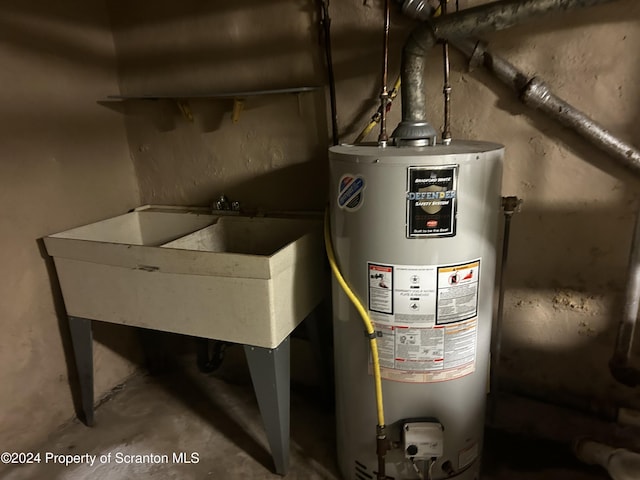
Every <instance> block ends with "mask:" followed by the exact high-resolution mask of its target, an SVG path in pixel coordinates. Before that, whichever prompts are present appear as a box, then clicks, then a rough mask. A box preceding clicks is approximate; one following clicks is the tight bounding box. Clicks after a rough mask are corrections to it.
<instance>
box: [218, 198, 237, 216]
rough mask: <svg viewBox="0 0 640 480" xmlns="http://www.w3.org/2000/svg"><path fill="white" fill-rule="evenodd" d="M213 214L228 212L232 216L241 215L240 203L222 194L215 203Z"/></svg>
mask: <svg viewBox="0 0 640 480" xmlns="http://www.w3.org/2000/svg"><path fill="white" fill-rule="evenodd" d="M212 210H213V213H220V212H228V213H230V214H238V213H240V202H232V201H230V200H229V199H228V198H227V196H226V195H224V194H222V195H220V196H219V197H218V199H217V200H216V201H215V202H213V208H212Z"/></svg>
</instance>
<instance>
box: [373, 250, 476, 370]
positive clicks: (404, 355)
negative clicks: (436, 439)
mask: <svg viewBox="0 0 640 480" xmlns="http://www.w3.org/2000/svg"><path fill="white" fill-rule="evenodd" d="M367 267H368V274H369V315H370V316H371V319H372V321H373V322H374V324H375V329H376V331H377V342H378V352H379V355H380V365H381V373H382V377H383V378H386V379H389V380H396V381H400V382H413V383H430V382H442V381H447V380H453V379H455V378H460V377H462V376H465V375H468V374H470V373H473V372H474V371H475V364H476V345H477V331H478V288H479V280H480V259H476V260H471V261H468V262H463V263H458V264H453V265H451V264H448V265H389V264H382V263H373V262H369V263H368V265H367Z"/></svg>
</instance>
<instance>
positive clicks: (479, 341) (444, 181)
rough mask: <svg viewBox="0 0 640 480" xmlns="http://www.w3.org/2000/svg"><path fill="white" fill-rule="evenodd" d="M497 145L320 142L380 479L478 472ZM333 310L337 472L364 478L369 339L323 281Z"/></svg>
mask: <svg viewBox="0 0 640 480" xmlns="http://www.w3.org/2000/svg"><path fill="white" fill-rule="evenodd" d="M503 153H504V149H503V147H502V146H501V145H497V144H493V143H487V142H472V141H453V142H452V143H451V144H449V145H433V146H425V147H394V146H387V147H385V148H381V147H379V146H367V145H340V146H335V147H332V148H331V149H330V169H331V187H330V189H331V192H330V199H331V200H330V201H331V206H330V218H331V223H330V230H331V239H332V243H333V248H334V250H335V257H336V263H337V264H338V265H339V268H340V270H341V272H342V275H343V277H344V279H345V280H346V282H347V283H348V284H349V285H350V287H351V289H352V290H353V292H354V293H355V294H356V295H357V297H358V298H359V299H360V301H361V302H362V303H363V305H364V307H365V308H366V310H367V312H368V315H369V317H370V319H371V321H372V323H373V325H374V330H375V331H374V334H373V335H375V337H376V341H377V348H378V351H379V361H380V372H381V377H382V391H383V399H384V410H385V415H386V428H387V434H388V438H389V441H390V446H391V448H390V450H389V451H388V452H387V453H386V458H385V465H386V476H387V477H388V478H393V479H395V480H400V479H424V478H430V479H445V478H455V479H460V480H473V479H477V478H478V477H479V463H480V462H479V456H480V452H481V449H482V436H483V427H484V410H485V398H486V394H487V385H488V369H489V346H490V337H491V323H492V304H493V293H494V277H495V265H496V241H497V233H498V220H499V216H500V202H501V197H500V187H501V185H500V183H501V178H502V159H503ZM333 312H334V313H333V314H334V322H333V323H334V342H335V346H334V348H335V360H336V362H335V364H336V415H337V430H338V432H337V437H338V445H337V447H338V458H339V465H340V470H341V472H342V475H343V477H344V478H345V479H348V480H370V479H375V478H377V477H376V475H377V469H378V463H377V457H376V438H375V435H374V433H375V430H374V429H375V424H376V399H375V395H374V393H373V392H374V380H373V377H372V365H371V355H370V351H369V348H368V345H369V339H368V338H367V335H365V333H364V331H363V326H362V322H361V320H360V318H358V314H357V312H356V310H355V308H354V307H353V305H352V304H351V303H350V301H349V300H348V298H347V297H346V296H345V295H344V293H343V292H342V291H341V289H340V287H339V286H338V284H337V283H336V282H335V281H334V284H333ZM372 432H373V433H372Z"/></svg>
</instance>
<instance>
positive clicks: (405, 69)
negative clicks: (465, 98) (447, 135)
mask: <svg viewBox="0 0 640 480" xmlns="http://www.w3.org/2000/svg"><path fill="white" fill-rule="evenodd" d="M436 43H437V38H436V36H435V33H434V30H433V27H432V25H431V24H430V23H428V22H425V23H423V24H421V25H420V26H419V27H418V28H416V29H415V30H414V31H413V32H411V35H410V37H409V39H408V40H407V42H406V43H405V45H404V48H403V49H402V71H401V77H402V122H400V124H399V125H398V127H397V128H396V129H395V131H394V132H393V134H392V137H393V139H394V141H395V143H396V145H415V146H420V145H435V143H436V139H437V137H438V134H437V132H436V130H435V129H434V128H433V127H432V126H431V125H430V124H429V122H427V119H426V111H427V100H426V95H425V78H424V74H425V68H426V56H427V52H428V51H429V49H431V48H432V47H433V46H434V45H435V44H436Z"/></svg>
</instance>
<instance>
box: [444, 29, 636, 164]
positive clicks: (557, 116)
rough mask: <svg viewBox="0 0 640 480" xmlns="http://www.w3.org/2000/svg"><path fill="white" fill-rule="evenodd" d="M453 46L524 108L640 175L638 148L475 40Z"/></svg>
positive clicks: (459, 41) (462, 40) (453, 42)
mask: <svg viewBox="0 0 640 480" xmlns="http://www.w3.org/2000/svg"><path fill="white" fill-rule="evenodd" d="M451 43H452V45H453V46H454V47H456V48H457V49H458V50H460V51H461V52H462V53H464V54H465V55H466V56H467V57H469V59H470V64H471V66H478V65H483V66H484V67H485V68H486V69H487V70H489V71H490V72H491V73H493V74H494V75H495V76H496V77H497V78H498V79H499V80H500V81H501V82H503V83H505V84H506V85H508V86H509V87H511V88H512V89H513V90H514V91H515V92H516V93H517V94H518V96H519V97H520V99H521V100H522V101H523V102H524V103H525V105H528V106H530V107H532V108H535V109H538V110H540V111H542V112H544V113H546V114H547V115H548V116H550V117H551V118H553V119H554V120H556V121H557V122H559V123H561V124H562V125H564V126H566V127H569V128H570V129H572V130H573V131H575V132H576V133H577V134H579V135H580V136H582V137H583V138H584V139H585V140H588V141H589V142H591V143H592V144H593V145H594V146H596V147H597V148H599V149H600V150H602V151H603V152H605V153H607V154H608V155H609V156H611V157H613V158H614V159H616V160H617V161H618V163H619V164H620V165H622V166H624V167H625V168H627V169H629V170H631V171H632V172H633V173H635V174H640V151H639V150H638V149H637V148H635V147H634V146H633V145H630V144H628V143H626V142H623V141H622V140H620V139H619V138H617V137H615V136H614V135H612V134H611V133H609V132H608V131H607V130H606V129H605V128H603V127H602V126H601V125H599V124H598V123H596V122H595V121H593V120H592V119H591V118H589V117H588V116H587V115H585V114H584V113H583V112H581V111H580V110H578V109H576V108H574V107H573V106H571V105H570V104H568V103H567V102H565V101H564V100H563V99H561V98H560V97H558V96H557V95H555V94H554V93H553V92H551V90H550V89H549V87H548V86H547V85H546V84H545V83H544V82H543V81H542V80H541V79H539V78H538V77H527V76H526V75H525V74H524V73H522V72H521V71H519V70H518V69H517V68H516V67H514V66H513V65H512V64H511V63H509V62H508V61H506V60H505V59H503V58H501V57H499V56H497V55H495V54H493V53H491V52H490V51H489V50H487V49H486V48H485V46H484V45H483V44H482V43H481V42H477V41H476V40H472V39H458V40H454V41H452V42H451Z"/></svg>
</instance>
